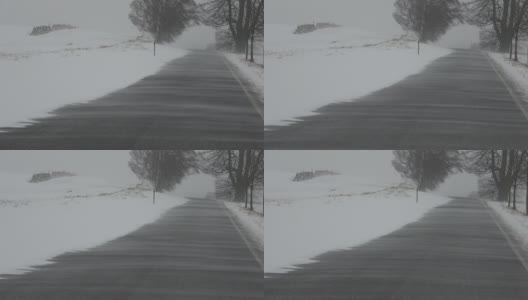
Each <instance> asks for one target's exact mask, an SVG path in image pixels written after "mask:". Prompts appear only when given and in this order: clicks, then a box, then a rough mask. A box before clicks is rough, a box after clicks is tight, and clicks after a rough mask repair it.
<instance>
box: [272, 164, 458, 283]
mask: <svg viewBox="0 0 528 300" xmlns="http://www.w3.org/2000/svg"><path fill="white" fill-rule="evenodd" d="M265 176H266V178H265V182H266V204H265V209H266V219H265V228H266V235H265V253H264V255H265V259H264V261H265V267H264V271H265V273H285V272H288V271H290V270H292V269H294V268H295V267H296V266H297V265H300V264H306V263H310V262H313V258H314V257H316V256H317V255H320V254H323V253H325V252H328V251H331V250H338V249H348V248H351V247H354V246H358V245H360V244H363V243H365V242H368V241H370V240H372V239H375V238H377V237H380V236H383V235H385V234H388V233H390V232H392V231H394V230H396V229H398V228H400V227H402V226H404V225H406V224H408V223H411V222H414V221H417V220H418V219H420V218H421V217H422V216H423V215H424V214H425V213H426V212H427V211H429V210H430V209H432V208H434V207H436V206H439V205H442V204H445V203H447V202H449V201H450V199H449V198H447V197H442V196H437V195H433V194H431V193H420V195H419V196H420V201H419V202H418V203H416V201H415V191H414V188H412V187H409V186H407V185H406V184H402V183H400V182H380V181H378V180H368V179H366V178H364V177H361V178H360V177H354V176H349V175H337V176H326V177H319V178H315V179H312V180H308V181H303V182H293V181H291V179H292V178H293V176H294V174H290V173H284V172H276V171H270V170H266V174H265Z"/></svg>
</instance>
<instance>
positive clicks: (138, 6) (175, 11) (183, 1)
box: [129, 0, 198, 55]
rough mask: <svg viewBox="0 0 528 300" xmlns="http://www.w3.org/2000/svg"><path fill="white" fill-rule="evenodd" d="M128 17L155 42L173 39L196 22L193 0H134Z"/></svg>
mask: <svg viewBox="0 0 528 300" xmlns="http://www.w3.org/2000/svg"><path fill="white" fill-rule="evenodd" d="M130 9H131V12H130V14H129V19H130V21H131V22H132V24H134V25H135V26H136V27H137V28H138V29H139V30H140V31H143V32H147V33H149V34H151V35H152V37H153V39H154V55H156V43H168V42H172V41H174V39H175V38H176V37H178V36H179V35H181V34H182V33H183V31H184V30H185V29H186V28H187V27H188V26H189V25H192V24H194V23H196V24H197V23H198V12H197V5H196V3H195V2H194V0H134V1H132V3H131V4H130Z"/></svg>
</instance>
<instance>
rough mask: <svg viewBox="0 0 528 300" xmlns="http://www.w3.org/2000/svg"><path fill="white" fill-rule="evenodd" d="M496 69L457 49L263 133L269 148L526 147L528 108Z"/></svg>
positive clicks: (480, 56) (484, 59) (481, 56)
mask: <svg viewBox="0 0 528 300" xmlns="http://www.w3.org/2000/svg"><path fill="white" fill-rule="evenodd" d="M496 70H498V69H497V67H496V66H495V65H494V63H492V62H491V60H490V59H489V58H488V56H487V55H486V54H484V53H482V52H479V51H473V50H455V51H454V52H453V53H452V54H450V55H447V56H445V57H442V58H440V59H438V60H436V61H434V62H433V63H431V64H430V65H429V66H428V67H426V69H425V70H424V71H423V72H421V73H419V74H416V75H413V76H410V77H408V78H406V79H404V80H402V81H400V82H398V83H396V84H394V85H393V86H390V87H387V88H384V89H382V90H379V91H377V92H374V93H372V94H370V95H367V96H365V97H362V98H360V99H357V100H354V101H353V102H344V103H335V104H330V105H327V106H325V107H322V108H320V109H319V110H317V113H318V114H317V115H314V116H307V117H302V118H300V120H299V121H298V122H296V123H293V124H290V125H288V126H279V127H268V128H266V129H267V131H266V133H265V143H266V148H267V149H288V150H293V149H304V150H306V149H317V150H323V149H333V150H336V149H368V150H372V149H383V150H385V149H410V148H438V147H442V148H451V149H484V148H501V147H503V148H504V147H509V148H526V147H528V113H527V112H528V110H527V109H526V108H525V105H526V104H525V102H524V99H522V97H521V95H520V94H519V93H518V92H517V91H515V89H514V88H513V87H511V84H505V82H507V81H506V80H503V78H504V76H502V75H499V74H500V73H499V72H497V71H496ZM387 72H390V70H387ZM351 84H354V83H351ZM501 149H502V148H501Z"/></svg>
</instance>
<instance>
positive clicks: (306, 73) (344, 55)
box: [265, 24, 451, 126]
mask: <svg viewBox="0 0 528 300" xmlns="http://www.w3.org/2000/svg"><path fill="white" fill-rule="evenodd" d="M265 26H266V28H265V30H266V49H265V52H266V54H265V57H266V67H267V71H266V89H265V93H266V102H267V103H266V107H265V109H266V111H265V125H266V126H269V125H285V124H288V123H289V122H290V121H292V120H295V118H296V117H300V116H306V115H310V114H314V113H313V111H314V110H316V109H317V108H320V107H322V106H324V105H326V104H330V103H333V102H339V101H351V100H353V99H355V98H358V97H361V96H365V95H367V94H369V93H371V92H374V91H376V90H379V89H381V88H383V87H387V86H390V85H392V84H395V83H397V82H398V81H400V80H402V79H404V78H405V77H407V76H410V75H412V74H416V73H418V72H420V71H421V70H423V69H424V68H425V66H426V65H427V64H429V63H430V62H432V61H433V60H435V59H437V58H439V57H442V56H444V55H447V54H449V53H451V50H448V49H443V48H438V47H435V46H430V45H422V54H421V55H419V56H418V55H417V54H416V42H415V41H411V40H408V39H406V38H404V37H394V36H382V35H379V34H374V33H370V32H366V31H362V30H357V29H354V28H347V27H339V28H327V29H321V30H317V31H315V32H312V33H308V34H300V35H296V34H293V31H294V30H295V27H294V26H285V25H269V24H266V25H265Z"/></svg>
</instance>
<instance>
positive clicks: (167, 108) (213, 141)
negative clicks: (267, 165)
mask: <svg viewBox="0 0 528 300" xmlns="http://www.w3.org/2000/svg"><path fill="white" fill-rule="evenodd" d="M86 84H88V85H89V84H90V83H89V82H87V83H86ZM250 86H251V85H250V84H249V83H248V82H247V81H246V80H245V79H243V77H242V76H240V75H239V74H238V72H237V71H236V68H235V67H234V66H233V65H231V64H230V63H229V62H228V61H227V60H226V59H225V58H224V56H223V55H222V54H220V53H217V52H213V51H193V52H191V53H190V54H188V55H186V56H184V57H182V58H180V59H176V60H174V61H172V62H171V63H169V64H168V65H166V66H165V67H164V68H163V69H162V70H161V71H160V72H158V73H157V74H154V75H152V76H149V77H146V78H144V79H142V80H140V81H139V82H137V83H135V84H132V85H131V86H129V87H127V88H124V89H122V90H118V91H115V92H113V93H111V94H108V95H106V96H104V97H102V98H100V99H96V100H93V101H90V102H87V103H82V104H74V105H69V106H65V107H62V108H59V109H57V110H56V111H54V112H52V115H51V116H50V117H46V118H42V119H37V120H35V121H34V122H32V123H31V124H29V125H28V126H26V127H24V128H1V130H0V131H4V133H0V149H14V150H19V149H22V150H26V149H38V150H42V149H63V150H64V149H67V150H89V149H105V150H130V149H157V150H160V149H173V148H178V149H182V148H186V149H213V148H214V149H235V148H236V149H239V148H244V149H246V148H247V149H250V148H251V149H253V148H257V147H262V140H263V118H262V111H263V104H262V103H261V101H260V100H259V96H258V95H257V93H256V91H254V90H253V89H251V88H250Z"/></svg>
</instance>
